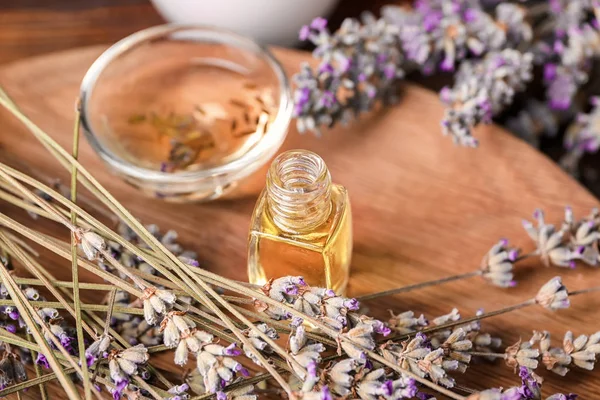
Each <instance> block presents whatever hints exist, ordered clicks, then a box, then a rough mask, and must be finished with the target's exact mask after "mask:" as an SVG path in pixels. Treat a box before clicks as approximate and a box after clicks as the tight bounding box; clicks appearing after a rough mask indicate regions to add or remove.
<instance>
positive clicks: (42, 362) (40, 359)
mask: <svg viewBox="0 0 600 400" xmlns="http://www.w3.org/2000/svg"><path fill="white" fill-rule="evenodd" d="M35 363H36V364H37V365H40V366H42V367H43V368H46V369H50V363H49V362H48V359H47V358H46V356H45V355H43V354H42V353H38V355H37V357H36V359H35Z"/></svg>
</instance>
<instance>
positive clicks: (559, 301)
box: [390, 277, 600, 340]
mask: <svg viewBox="0 0 600 400" xmlns="http://www.w3.org/2000/svg"><path fill="white" fill-rule="evenodd" d="M590 290H592V291H596V290H600V289H598V288H596V287H593V288H589V289H586V290H583V291H575V292H573V293H568V291H567V289H566V287H565V286H564V285H563V284H562V281H561V278H560V277H554V278H552V279H551V280H550V281H548V282H547V283H546V284H544V285H543V286H542V287H541V288H540V290H539V291H538V293H537V294H536V295H535V297H533V298H531V299H528V300H525V301H523V302H521V303H518V304H514V305H511V306H507V307H503V308H500V309H498V310H495V311H489V312H485V313H480V314H478V315H475V316H473V317H470V318H466V319H455V320H450V321H449V322H446V323H443V324H440V325H436V326H431V327H427V328H424V329H421V330H418V331H415V332H410V333H405V334H401V335H396V336H392V337H390V340H406V339H408V338H410V337H411V336H413V335H414V334H416V333H423V334H427V333H431V332H435V331H439V330H443V329H449V328H454V327H456V326H460V325H464V324H469V323H471V322H477V321H481V320H483V319H487V318H491V317H495V316H498V315H502V314H507V313H509V312H512V311H516V310H519V309H522V308H525V307H529V306H532V305H539V306H541V307H544V308H546V309H549V310H552V311H555V310H559V309H562V308H568V307H569V305H570V302H569V296H571V297H572V296H576V295H579V294H584V293H587V292H588V291H590Z"/></svg>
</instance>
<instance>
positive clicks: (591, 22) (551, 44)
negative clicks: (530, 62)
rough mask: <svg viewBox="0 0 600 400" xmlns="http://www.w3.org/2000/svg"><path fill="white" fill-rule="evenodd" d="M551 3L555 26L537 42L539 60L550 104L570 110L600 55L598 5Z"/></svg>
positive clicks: (582, 0) (560, 0)
mask: <svg viewBox="0 0 600 400" xmlns="http://www.w3.org/2000/svg"><path fill="white" fill-rule="evenodd" d="M548 4H549V9H550V13H549V15H548V17H549V18H551V20H550V22H548V24H549V25H550V26H552V28H553V29H551V30H550V33H549V34H546V35H542V38H541V39H540V40H539V42H537V43H536V44H535V45H534V51H535V53H536V63H538V64H541V65H543V68H544V84H545V85H546V97H547V100H548V104H549V105H550V107H551V108H553V109H555V110H566V109H568V108H569V107H570V106H571V103H572V100H573V98H574V96H575V94H576V93H577V91H578V89H579V88H580V86H582V85H583V84H584V83H586V82H587V80H588V76H589V73H590V72H591V68H592V64H593V60H594V59H595V58H597V57H598V56H599V55H600V31H599V30H598V28H599V27H600V26H599V25H598V21H597V19H596V14H595V13H596V12H597V5H596V4H595V2H594V1H589V0H575V1H570V0H552V1H549V2H548Z"/></svg>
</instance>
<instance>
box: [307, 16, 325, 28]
mask: <svg viewBox="0 0 600 400" xmlns="http://www.w3.org/2000/svg"><path fill="white" fill-rule="evenodd" d="M310 27H311V28H312V29H315V30H317V31H322V30H324V29H325V28H327V20H326V19H325V18H322V17H317V18H315V19H313V20H312V22H311V23H310Z"/></svg>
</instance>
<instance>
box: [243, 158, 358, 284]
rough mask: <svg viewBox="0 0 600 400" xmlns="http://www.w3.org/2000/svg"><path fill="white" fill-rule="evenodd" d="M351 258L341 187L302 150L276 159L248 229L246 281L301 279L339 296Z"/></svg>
mask: <svg viewBox="0 0 600 400" xmlns="http://www.w3.org/2000/svg"><path fill="white" fill-rule="evenodd" d="M351 255H352V214H351V211H350V201H349V199H348V192H347V191H346V188H344V187H343V186H341V185H336V184H334V183H332V182H331V175H330V174H329V170H328V169H327V166H326V165H325V162H324V161H323V160H322V159H321V157H319V156H318V155H317V154H315V153H312V152H310V151H307V150H291V151H287V152H285V153H283V154H281V155H280V156H278V157H277V158H276V159H275V161H273V164H272V165H271V167H270V169H269V171H268V173H267V184H266V187H265V189H264V190H263V192H262V193H261V195H260V197H259V199H258V201H257V203H256V207H255V209H254V213H253V215H252V222H251V225H250V238H249V248H248V277H249V280H250V282H251V283H254V284H259V285H263V284H265V283H266V282H268V280H269V279H271V278H278V277H281V276H286V275H291V276H302V277H304V280H305V281H306V282H307V283H308V284H309V285H311V286H319V287H327V288H330V289H333V290H334V291H335V292H336V293H338V294H344V292H345V290H346V286H347V284H348V275H349V269H350V258H351Z"/></svg>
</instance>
